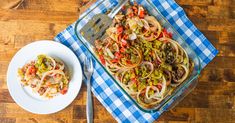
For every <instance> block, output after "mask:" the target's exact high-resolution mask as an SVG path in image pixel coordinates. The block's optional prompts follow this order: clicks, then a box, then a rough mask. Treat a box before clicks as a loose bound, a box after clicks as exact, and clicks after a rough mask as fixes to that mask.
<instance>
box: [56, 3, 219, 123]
mask: <svg viewBox="0 0 235 123" xmlns="http://www.w3.org/2000/svg"><path fill="white" fill-rule="evenodd" d="M100 1H101V0H98V1H97V2H96V3H94V4H93V5H92V6H91V7H90V8H93V7H95V6H96V5H97V4H100ZM109 1H110V3H112V2H116V1H114V0H109ZM152 2H153V4H154V5H155V6H156V8H157V9H158V10H159V11H160V12H161V14H162V15H163V16H164V17H166V19H167V20H168V21H169V22H170V24H171V25H172V26H173V27H174V28H175V29H176V30H177V31H178V33H179V34H180V35H181V36H182V37H183V38H184V40H185V41H186V42H187V43H188V44H189V45H190V46H191V48H192V49H193V50H194V51H195V52H196V54H197V55H198V56H199V58H200V61H201V65H202V68H203V67H205V66H206V65H207V64H208V63H209V62H210V61H211V60H212V59H213V58H214V57H215V56H216V54H217V53H218V50H216V49H215V47H214V46H213V45H212V44H211V43H210V42H209V41H208V40H207V38H206V37H205V36H204V35H203V34H202V33H201V32H200V31H199V30H198V29H197V28H196V27H195V26H194V24H193V23H192V22H191V21H190V20H189V19H188V18H187V17H186V14H185V12H184V11H183V9H182V8H181V7H180V6H179V5H178V4H177V3H176V2H175V1H174V0H152ZM90 8H89V9H90ZM89 9H88V10H87V11H86V12H88V11H89ZM86 12H85V13H86ZM85 13H84V14H82V15H81V17H82V16H84V15H85ZM79 26H82V25H79ZM74 27H75V23H74V24H72V25H70V26H68V27H67V28H66V29H65V30H64V31H62V32H61V33H59V34H58V35H57V36H56V37H55V40H56V41H58V42H61V43H62V44H64V45H66V46H68V47H69V48H70V49H72V50H73V51H74V53H75V54H76V55H77V57H78V59H79V60H80V62H81V64H82V65H83V61H84V58H85V57H86V56H89V55H90V54H89V53H88V51H87V50H86V48H85V46H84V45H82V43H81V42H80V41H79V40H78V39H77V37H76V35H75V31H74V30H75V29H74ZM94 68H95V70H94V73H93V76H92V78H91V81H92V92H93V94H94V95H95V96H96V98H97V99H98V100H99V101H100V102H101V103H102V104H103V106H104V107H105V108H106V109H107V110H108V112H110V113H111V114H112V116H113V117H114V118H115V119H116V120H117V121H118V122H125V123H128V122H153V121H154V120H156V119H157V118H158V117H159V116H160V115H161V114H162V113H163V111H164V109H167V108H168V107H169V106H170V105H171V104H172V103H173V102H174V99H175V98H173V99H172V100H171V101H170V102H169V103H168V104H167V105H165V107H164V108H163V110H162V111H158V112H155V113H145V112H143V111H141V110H139V109H138V108H137V107H136V106H135V105H134V103H133V102H132V101H131V100H129V99H128V97H127V96H126V95H125V94H124V93H123V92H122V91H121V90H120V88H119V87H118V86H117V85H115V83H114V82H113V81H112V79H111V78H110V77H109V76H108V74H107V73H106V72H105V71H104V70H103V68H102V67H101V66H100V65H99V64H98V63H97V62H95V61H94ZM183 91H184V89H182V92H183Z"/></svg>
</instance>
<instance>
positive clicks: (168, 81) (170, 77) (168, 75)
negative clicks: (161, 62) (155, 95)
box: [164, 70, 172, 86]
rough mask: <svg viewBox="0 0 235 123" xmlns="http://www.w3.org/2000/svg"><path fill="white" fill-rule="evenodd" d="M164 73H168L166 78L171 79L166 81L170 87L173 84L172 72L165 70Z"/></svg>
mask: <svg viewBox="0 0 235 123" xmlns="http://www.w3.org/2000/svg"><path fill="white" fill-rule="evenodd" d="M164 73H166V76H167V77H168V78H169V80H167V81H166V85H167V86H168V85H170V84H171V80H172V76H171V73H170V71H168V70H164Z"/></svg>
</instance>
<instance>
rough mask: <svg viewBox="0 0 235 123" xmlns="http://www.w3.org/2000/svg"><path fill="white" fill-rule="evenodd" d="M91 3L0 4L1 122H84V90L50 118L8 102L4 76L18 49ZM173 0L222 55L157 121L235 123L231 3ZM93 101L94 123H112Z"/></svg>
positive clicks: (33, 0) (18, 0) (26, 0)
mask: <svg viewBox="0 0 235 123" xmlns="http://www.w3.org/2000/svg"><path fill="white" fill-rule="evenodd" d="M3 1H4V2H3ZM94 1H95V0H92V1H89V0H1V2H0V8H2V9H0V122H1V123H15V122H16V123H72V122H74V123H77V122H78V123H79V122H86V110H85V105H86V87H85V86H84V85H83V86H82V89H81V92H80V93H79V95H78V96H77V98H76V99H75V100H74V101H73V103H72V104H71V105H69V106H68V107H67V108H66V109H64V110H62V111H60V112H58V113H55V114H51V115H36V114H32V113H29V112H27V111H25V110H23V109H22V108H20V107H19V106H18V105H17V104H16V103H15V102H14V100H13V99H12V98H11V96H10V95H9V92H8V90H7V85H6V71H7V67H8V64H9V62H10V60H11V58H12V57H13V55H14V54H15V53H16V52H17V51H18V50H19V49H20V48H21V47H23V46H24V45H26V44H28V43H30V42H32V41H35V40H40V39H53V37H54V36H55V35H56V34H57V33H59V32H60V31H62V30H63V29H65V28H66V27H67V26H68V25H69V24H71V23H73V22H74V21H76V19H77V18H78V17H79V13H82V12H83V11H84V10H85V9H86V8H87V7H89V6H90V5H91V4H92V3H93V2H94ZM176 1H177V2H178V3H179V4H180V5H181V6H182V7H183V8H184V10H185V11H186V13H187V15H188V16H189V18H190V19H191V20H192V21H193V23H194V24H195V25H196V26H197V27H198V28H199V29H200V30H201V31H202V32H203V33H204V34H205V35H206V37H207V38H208V39H209V40H210V41H211V42H212V43H213V44H214V46H215V47H216V48H217V49H218V50H219V51H220V52H219V54H218V56H217V57H216V58H215V59H214V60H213V61H212V62H211V63H210V64H209V65H208V66H207V67H206V68H205V69H204V70H203V71H202V73H201V76H200V78H199V83H198V85H197V87H196V88H195V90H194V91H193V92H192V93H190V94H189V95H188V96H187V97H186V98H185V99H184V100H183V101H182V102H180V104H179V105H177V106H176V107H175V108H174V109H172V110H170V111H168V112H165V113H164V114H163V115H162V116H161V117H160V118H159V119H158V120H157V121H156V122H162V123H179V122H182V123H185V122H192V123H194V122H198V123H218V122H221V123H224V122H228V123H229V122H231V123H232V122H235V97H234V96H235V65H234V64H235V0H176ZM9 2H11V4H10V5H9ZM18 4H19V5H18ZM93 99H94V121H95V122H97V123H103V122H104V123H105V122H116V121H115V119H114V118H113V117H112V116H111V115H110V114H109V113H108V112H107V111H106V109H105V108H104V107H103V106H102V105H101V104H100V103H99V101H98V100H97V99H96V98H95V97H94V98H93Z"/></svg>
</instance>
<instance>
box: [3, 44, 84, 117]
mask: <svg viewBox="0 0 235 123" xmlns="http://www.w3.org/2000/svg"><path fill="white" fill-rule="evenodd" d="M39 54H47V55H49V56H52V57H55V58H59V59H61V60H62V61H63V62H64V63H65V64H66V65H67V67H68V68H69V71H70V72H71V75H70V77H71V81H70V83H69V88H68V92H67V93H66V94H65V95H58V96H56V97H53V98H52V99H45V98H43V97H40V96H39V95H38V94H37V93H35V92H33V91H32V89H31V88H30V87H23V86H22V85H21V84H20V79H19V77H18V76H17V70H18V68H20V67H22V66H24V65H25V64H26V63H28V62H29V61H31V60H35V59H36V57H37V55H39ZM81 84H82V70H81V66H80V62H79V60H78V59H77V57H76V55H75V54H74V53H73V52H72V51H71V50H70V49H69V48H67V47H66V46H64V45H63V44H60V43H58V42H54V41H48V40H43V41H36V42H33V43H31V44H28V45H26V46H24V47H23V48H22V49H20V50H19V51H18V52H17V53H16V54H15V56H14V57H13V58H12V60H11V62H10V64H9V66H8V71H7V86H8V89H9V91H10V94H11V96H12V98H13V99H14V100H15V102H16V103H17V104H18V105H19V106H21V107H22V108H23V109H25V110H27V111H29V112H32V113H36V114H50V113H55V112H58V111H60V110H62V109H64V108H65V107H66V106H68V105H69V104H70V103H71V102H72V101H73V100H74V99H75V98H76V96H77V94H78V93H79V91H80V88H81Z"/></svg>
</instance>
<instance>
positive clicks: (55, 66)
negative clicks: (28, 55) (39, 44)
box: [46, 55, 56, 70]
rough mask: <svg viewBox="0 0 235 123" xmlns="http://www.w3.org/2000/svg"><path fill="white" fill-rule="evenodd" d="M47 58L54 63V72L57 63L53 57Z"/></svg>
mask: <svg viewBox="0 0 235 123" xmlns="http://www.w3.org/2000/svg"><path fill="white" fill-rule="evenodd" d="M46 57H47V58H49V59H50V60H51V61H52V63H53V69H52V70H55V67H56V62H55V60H54V59H53V58H52V57H50V56H47V55H46Z"/></svg>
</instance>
